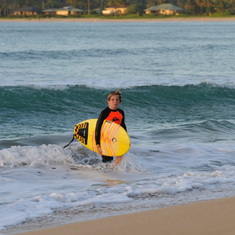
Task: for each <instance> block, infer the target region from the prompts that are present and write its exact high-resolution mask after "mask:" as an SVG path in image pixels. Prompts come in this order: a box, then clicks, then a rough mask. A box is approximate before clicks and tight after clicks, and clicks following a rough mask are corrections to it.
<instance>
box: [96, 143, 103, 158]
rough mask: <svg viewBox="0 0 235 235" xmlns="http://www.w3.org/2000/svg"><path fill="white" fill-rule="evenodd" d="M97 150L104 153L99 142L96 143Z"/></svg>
mask: <svg viewBox="0 0 235 235" xmlns="http://www.w3.org/2000/svg"><path fill="white" fill-rule="evenodd" d="M96 148H97V151H98V153H99V154H100V155H102V149H101V147H100V145H99V144H97V145H96Z"/></svg>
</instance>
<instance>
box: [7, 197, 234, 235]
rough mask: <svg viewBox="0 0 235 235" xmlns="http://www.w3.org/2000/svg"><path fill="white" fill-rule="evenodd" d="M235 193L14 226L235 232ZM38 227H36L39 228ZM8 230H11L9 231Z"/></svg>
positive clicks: (56, 230)
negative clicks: (68, 221)
mask: <svg viewBox="0 0 235 235" xmlns="http://www.w3.org/2000/svg"><path fill="white" fill-rule="evenodd" d="M234 211H235V197H232V198H224V199H216V200H208V201H201V202H195V203H191V204H183V205H178V206H172V207H168V208H161V209H156V210H150V211H142V212H137V213H132V214H125V215H119V216H112V217H108V218H102V219H97V220H91V221H85V222H78V223H71V224H65V225H61V224H58V225H55V226H54V227H49V228H48V227H45V226H43V225H42V226H41V227H40V228H34V229H33V228H32V227H31V228H30V227H29V228H28V231H26V230H25V228H24V231H22V230H21V231H20V230H15V232H12V233H11V234H18V235H65V234H70V235H76V234H78V233H79V234H86V235H93V234H102V235H109V234H112V235H119V234H122V235H129V234H135V235H142V234H147V235H155V234H159V235H169V234H174V235H188V234H190V235H198V234H201V235H205V234H206V235H221V234H223V235H233V234H234V233H235V223H234ZM43 227H44V228H43ZM36 229H37V230H36ZM7 234H9V233H7Z"/></svg>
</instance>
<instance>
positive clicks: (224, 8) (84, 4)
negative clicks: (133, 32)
mask: <svg viewBox="0 0 235 235" xmlns="http://www.w3.org/2000/svg"><path fill="white" fill-rule="evenodd" d="M162 3H171V4H173V5H175V6H178V7H181V8H184V9H186V10H187V11H188V13H190V14H193V15H196V14H206V15H210V14H212V13H220V14H230V13H234V12H235V0H167V1H166V0H0V16H7V15H9V14H10V13H11V11H12V10H14V9H17V8H21V7H38V8H41V9H49V8H61V7H64V6H71V7H74V8H79V9H82V10H84V11H85V12H87V14H92V13H95V12H96V11H94V9H97V8H100V9H105V8H106V7H114V6H115V7H121V6H125V7H127V14H138V15H143V13H144V10H145V9H147V8H149V7H151V6H155V5H160V4H162Z"/></svg>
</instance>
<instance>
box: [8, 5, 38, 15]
mask: <svg viewBox="0 0 235 235" xmlns="http://www.w3.org/2000/svg"><path fill="white" fill-rule="evenodd" d="M39 14H42V10H41V9H40V8H38V7H22V8H17V9H14V10H13V11H12V12H11V15H13V16H37V15H39Z"/></svg>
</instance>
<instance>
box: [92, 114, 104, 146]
mask: <svg viewBox="0 0 235 235" xmlns="http://www.w3.org/2000/svg"><path fill="white" fill-rule="evenodd" d="M106 117H107V114H106V113H105V112H104V111H102V112H101V113H100V116H99V118H98V120H97V123H96V128H95V142H96V144H100V133H101V127H102V125H103V122H104V120H105V119H106Z"/></svg>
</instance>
